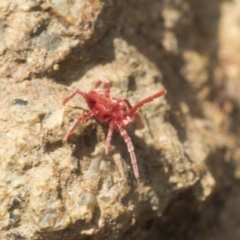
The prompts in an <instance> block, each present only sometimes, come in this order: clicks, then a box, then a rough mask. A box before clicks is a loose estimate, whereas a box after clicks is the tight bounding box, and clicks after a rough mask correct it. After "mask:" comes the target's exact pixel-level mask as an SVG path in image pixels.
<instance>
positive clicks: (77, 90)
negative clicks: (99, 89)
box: [62, 89, 87, 105]
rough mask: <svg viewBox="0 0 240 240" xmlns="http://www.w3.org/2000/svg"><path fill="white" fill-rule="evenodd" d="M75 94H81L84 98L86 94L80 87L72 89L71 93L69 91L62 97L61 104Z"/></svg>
mask: <svg viewBox="0 0 240 240" xmlns="http://www.w3.org/2000/svg"><path fill="white" fill-rule="evenodd" d="M76 94H80V95H81V96H83V97H84V98H86V96H87V94H86V93H85V92H83V91H81V90H80V89H76V90H74V91H73V92H72V93H70V94H69V95H68V96H67V97H65V98H64V99H63V102H62V104H63V105H64V104H66V102H68V101H69V100H70V99H71V98H73V97H74V96H75V95H76Z"/></svg>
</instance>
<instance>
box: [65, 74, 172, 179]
mask: <svg viewBox="0 0 240 240" xmlns="http://www.w3.org/2000/svg"><path fill="white" fill-rule="evenodd" d="M101 84H103V85H104V88H103V89H102V88H99V87H100V85H101ZM166 92H167V91H166V90H161V91H160V92H157V93H155V94H154V95H152V96H150V97H147V98H145V99H143V100H142V101H140V102H138V103H137V104H135V105H134V106H132V105H131V104H130V102H129V101H128V100H127V99H124V98H113V97H111V96H110V83H109V81H108V80H107V79H105V78H103V77H102V78H100V79H99V80H98V82H97V83H96V85H95V88H94V89H93V90H91V91H90V92H89V93H86V92H82V91H81V90H80V89H76V90H75V91H74V92H72V93H71V94H70V95H68V96H67V97H66V98H65V99H64V100H63V104H65V103H66V102H68V101H69V100H70V99H71V98H73V97H74V96H75V95H76V94H80V95H81V96H82V97H83V98H84V99H85V101H86V103H87V105H88V107H89V109H90V110H89V111H88V112H86V113H84V114H82V115H80V116H79V117H78V118H76V119H75V120H74V122H73V123H72V125H71V127H70V128H69V130H68V132H67V133H66V135H65V137H64V141H67V140H68V138H69V136H70V135H71V133H72V131H73V130H74V128H75V127H76V126H77V124H78V123H79V122H80V121H82V120H83V119H86V118H89V117H93V116H94V117H95V118H97V119H98V120H99V121H100V122H107V123H109V130H108V134H107V140H106V148H105V154H108V152H109V147H110V142H111V139H112V134H113V131H114V129H117V130H118V131H119V132H120V134H121V136H122V137H123V139H124V141H125V143H126V144H127V148H128V152H129V154H130V157H131V163H132V166H133V171H134V175H135V177H136V179H138V178H139V171H138V165H137V159H136V155H135V152H134V147H133V144H132V141H131V138H130V137H129V135H128V134H127V132H126V130H125V128H127V127H129V126H130V125H131V124H132V118H134V117H139V116H138V114H137V110H138V108H140V107H142V106H143V105H144V104H145V103H148V102H151V101H153V100H154V99H155V98H158V97H161V96H163V95H165V94H166Z"/></svg>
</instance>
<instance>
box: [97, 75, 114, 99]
mask: <svg viewBox="0 0 240 240" xmlns="http://www.w3.org/2000/svg"><path fill="white" fill-rule="evenodd" d="M101 84H104V87H105V88H106V93H107V96H108V97H109V94H110V87H111V86H110V82H109V81H108V80H107V79H106V78H104V77H101V78H100V79H99V80H98V81H97V83H96V85H95V88H99V87H100V85H101Z"/></svg>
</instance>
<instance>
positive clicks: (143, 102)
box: [128, 90, 167, 117]
mask: <svg viewBox="0 0 240 240" xmlns="http://www.w3.org/2000/svg"><path fill="white" fill-rule="evenodd" d="M166 93H167V91H166V90H162V91H160V92H157V93H155V94H153V95H152V96H150V97H147V98H145V99H143V100H141V101H140V102H138V103H137V104H136V105H134V106H133V107H132V108H131V109H130V111H129V112H128V115H129V116H130V117H132V116H134V114H135V112H136V111H137V109H138V108H140V107H142V106H143V105H144V104H146V103H148V102H151V101H153V100H154V99H155V98H158V97H161V96H163V95H165V94H166Z"/></svg>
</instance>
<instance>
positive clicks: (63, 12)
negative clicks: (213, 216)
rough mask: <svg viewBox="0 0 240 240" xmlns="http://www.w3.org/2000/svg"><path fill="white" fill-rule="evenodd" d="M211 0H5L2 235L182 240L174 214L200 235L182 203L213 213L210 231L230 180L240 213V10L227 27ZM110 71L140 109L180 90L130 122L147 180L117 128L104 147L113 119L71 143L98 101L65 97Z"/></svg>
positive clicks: (114, 90) (85, 128)
mask: <svg viewBox="0 0 240 240" xmlns="http://www.w3.org/2000/svg"><path fill="white" fill-rule="evenodd" d="M216 2H217V1H214V4H216ZM204 3H205V2H204V1H202V2H201V3H194V4H193V3H191V2H190V3H189V2H188V1H181V3H180V2H179V1H156V0H150V1H148V2H147V1H146V2H144V1H135V0H131V1H129V2H125V3H124V2H122V1H121V0H119V1H97V0H91V1H90V0H88V1H87V0H86V1H84V0H81V1H74V0H73V1H67V0H60V1H59V0H58V1H57V0H48V1H47V0H45V1H37V0H36V1H27V0H25V1H24V0H19V1H14V0H13V1H4V0H1V2H0V39H1V40H0V76H1V78H0V93H1V94H0V96H1V101H0V146H1V147H0V233H1V234H0V239H9V240H12V239H14V240H15V239H21V238H23V239H27V240H28V239H29V240H30V239H31V240H33V239H39V240H40V239H48V240H51V239H86V238H87V237H90V238H91V239H123V238H124V239H133V236H134V238H139V239H147V238H149V239H150V236H151V239H159V236H160V237H161V236H165V235H166V239H171V238H168V237H169V235H168V234H169V231H170V230H169V231H168V227H165V226H166V225H168V226H169V225H171V224H172V223H174V222H175V220H176V221H178V220H179V221H180V219H181V222H182V224H184V223H186V224H193V228H191V229H193V230H192V231H194V230H195V228H194V226H195V225H194V224H197V223H192V222H190V223H189V222H188V221H189V220H188V218H187V217H186V220H184V217H185V211H183V210H182V209H186V211H187V212H188V211H189V215H191V213H192V214H193V215H194V214H195V213H198V214H200V213H199V211H200V210H199V209H205V212H204V211H203V214H202V215H200V217H199V219H200V220H199V222H198V223H199V224H200V225H201V224H202V225H201V226H206V224H205V220H206V218H207V217H206V216H205V215H207V214H206V209H207V210H208V208H211V207H212V208H211V209H215V210H216V209H217V207H214V206H215V205H214V204H213V205H214V206H212V205H211V201H209V202H210V205H209V206H208V204H206V205H205V202H208V201H207V200H208V199H210V200H211V198H212V197H213V199H214V201H215V198H217V197H216V196H218V194H220V193H219V192H221V190H222V189H225V188H228V187H229V189H230V190H229V191H230V197H231V198H230V199H228V200H227V201H228V202H229V203H230V204H232V205H234V206H235V208H237V204H236V202H237V201H238V200H239V197H238V195H239V191H238V190H237V187H232V188H231V187H230V186H231V184H235V181H237V179H239V176H240V174H239V172H240V170H239V169H240V167H239V166H240V164H239V162H240V161H239V155H240V154H239V150H238V148H237V146H238V140H237V139H238V137H237V136H238V135H237V134H239V127H238V126H237V127H236V131H235V132H234V131H233V130H232V128H233V126H235V125H236V122H237V120H238V119H239V118H240V117H239V114H238V111H237V106H238V104H239V95H237V94H236V93H237V92H239V91H237V89H238V81H237V79H238V77H239V74H238V71H237V70H236V69H237V68H236V66H237V63H238V60H237V57H232V55H233V53H234V49H238V47H239V44H238V41H237V40H236V41H234V42H233V43H234V44H232V45H230V46H229V44H228V43H229V41H230V40H232V39H234V36H238V29H237V26H236V24H232V26H233V27H234V29H235V30H234V29H232V28H231V29H228V28H227V27H226V26H228V25H229V24H228V23H229V22H231V23H235V22H237V19H238V18H237V17H236V16H235V17H234V16H231V17H230V12H231V11H230V9H234V7H235V6H236V8H237V7H238V8H239V6H238V3H237V1H236V3H234V2H232V3H224V4H222V5H221V8H220V5H219V9H221V11H220V10H219V14H220V12H221V14H222V16H221V18H220V15H219V28H220V29H219V35H217V34H216V30H215V27H216V26H215V25H214V24H216V21H217V18H214V19H215V22H214V21H212V18H211V16H212V15H211V14H213V13H215V12H214V11H215V9H216V8H215V7H214V6H215V5H214V4H213V5H210V6H209V8H208V7H206V6H205V4H204ZM198 4H200V5H201V6H199V5H198ZM236 12H237V11H236ZM214 16H215V15H214ZM220 20H221V21H220ZM208 21H209V22H211V24H207V23H208ZM216 25H217V24H216ZM230 25H231V24H230ZM213 30H214V31H213ZM213 32H215V34H213ZM228 32H229V34H227V33H228ZM104 33H106V34H104ZM217 37H219V39H220V41H219V43H220V45H219V49H217V48H216V46H215V45H214V43H215V42H216V38H217ZM229 39H230V40H229ZM229 51H230V53H232V54H230V53H229ZM218 54H219V55H218ZM217 56H218V57H219V59H217V60H219V62H218V61H217V60H216V57H217ZM225 74H226V75H225ZM101 76H104V77H106V78H107V79H108V80H109V81H110V82H111V95H112V96H113V97H117V98H127V99H129V101H130V102H131V103H132V104H134V103H136V102H138V101H139V100H141V99H144V98H146V97H148V96H150V95H152V94H154V93H156V92H158V91H160V90H161V89H166V90H167V91H168V93H167V95H166V97H161V98H159V99H155V100H154V101H152V102H151V103H149V104H147V105H145V106H143V107H142V108H141V110H140V111H139V113H140V115H141V117H142V121H143V123H144V127H143V128H142V129H137V128H135V127H136V126H135V125H136V124H133V126H131V127H130V128H129V129H126V130H127V132H128V133H129V135H130V137H131V139H132V142H133V145H134V148H135V152H136V156H137V160H138V166H139V169H140V171H139V172H140V180H136V179H135V178H134V175H133V171H132V166H131V163H130V158H129V153H128V150H127V146H126V144H125V142H124V140H123V139H122V138H121V136H120V134H119V132H117V131H116V130H115V132H114V134H113V139H112V143H111V148H110V153H109V155H108V156H106V155H105V143H106V135H107V131H108V125H107V124H103V123H101V122H99V121H97V120H96V119H95V118H94V117H92V118H90V119H88V120H86V121H82V122H80V123H79V124H78V126H77V127H76V129H75V130H74V132H73V133H72V135H71V136H70V139H69V141H68V142H63V137H64V135H65V134H66V132H67V130H68V128H69V126H70V125H71V123H72V121H73V120H74V119H75V118H76V117H78V116H79V115H81V114H83V113H84V112H86V111H88V108H87V105H86V103H85V101H84V99H83V98H82V97H81V96H76V97H74V98H73V99H71V100H70V101H69V102H68V103H67V104H66V106H63V105H62V100H63V99H64V97H66V96H67V95H68V94H69V91H72V90H73V89H75V88H80V89H81V90H82V91H86V92H88V91H90V90H91V89H92V88H93V86H94V85H95V83H96V81H97V80H98V79H99V77H101ZM225 76H226V77H227V80H226V82H223V81H222V79H223V78H224V77H225ZM225 87H226V88H225ZM234 114H235V115H234ZM229 164H231V166H233V169H232V170H231V171H230V170H228V169H229ZM225 168H226V174H227V177H225V175H224V174H225ZM234 186H235V185H234ZM223 192H224V194H225V190H224V191H223ZM233 193H234V197H233ZM182 196H183V197H182ZM225 198H226V196H224V197H223V199H225ZM189 199H190V200H189ZM206 206H207V207H206ZM217 210H218V209H217ZM217 210H216V211H217ZM212 211H213V212H214V210H212ZM198 216H199V215H198ZM230 218H231V219H232V221H233V226H235V225H236V222H237V220H236V219H237V218H236V216H235V215H234V212H233V211H232V210H231V209H230V208H229V207H227V206H225V207H223V212H221V214H220V221H221V223H223V224H224V223H226V222H228V221H229V219H230ZM184 221H185V222H184ZM171 226H173V228H174V226H175V225H174V224H173V225H171ZM225 226H226V227H225V230H226V232H227V233H226V235H225V236H227V237H228V239H234V238H229V237H230V235H229V234H230V232H231V231H232V230H231V226H230V224H226V225H225ZM190 227H191V226H190ZM195 227H196V226H195ZM187 229H188V228H187ZM206 229H208V226H206ZM175 230H176V231H175V235H174V236H177V237H178V232H179V231H178V229H177V228H176V229H175ZM172 231H173V232H174V230H172ZM170 232H171V231H170ZM203 232H204V231H203ZM215 235H216V236H219V233H218V234H217V233H215ZM220 235H221V234H220ZM201 236H202V235H201ZM201 236H200V237H201ZM223 236H224V235H223ZM234 236H237V233H236V234H235V235H234ZM179 239H180V238H179ZM200 239H201V238H200ZM208 239H210V238H208ZM219 239H220V238H219ZM225 239H226V238H225Z"/></svg>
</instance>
